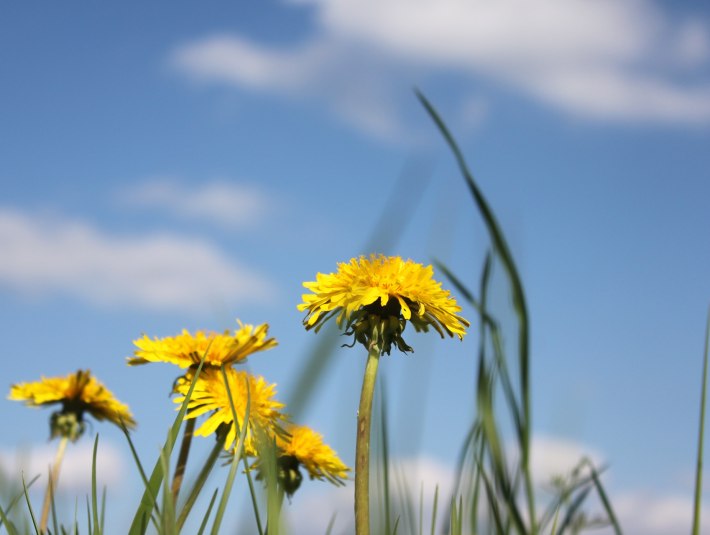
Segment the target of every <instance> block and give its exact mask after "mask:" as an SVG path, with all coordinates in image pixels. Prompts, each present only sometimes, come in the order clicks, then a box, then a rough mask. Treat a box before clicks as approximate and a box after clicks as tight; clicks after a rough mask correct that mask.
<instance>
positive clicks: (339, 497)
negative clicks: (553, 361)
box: [286, 436, 710, 535]
mask: <svg viewBox="0 0 710 535" xmlns="http://www.w3.org/2000/svg"><path fill="white" fill-rule="evenodd" d="M532 442H533V446H532V447H533V456H532V464H533V471H534V474H535V477H534V479H535V482H536V483H543V482H547V481H549V477H551V476H553V475H559V474H565V473H568V471H569V470H571V469H572V468H573V467H574V466H576V465H577V463H578V461H579V460H580V459H581V458H582V457H585V456H586V457H588V458H591V459H592V461H593V462H595V464H596V465H597V466H598V465H599V462H600V461H599V453H598V452H596V451H595V450H594V449H593V448H589V447H587V446H585V445H583V444H580V443H577V442H575V441H570V440H568V439H562V438H559V437H549V436H547V437H545V436H537V437H534V438H533V441H532ZM390 462H391V465H390V466H391V468H390V472H391V475H390V484H391V486H392V487H391V488H392V492H393V494H394V493H396V492H397V489H398V488H402V487H398V486H397V481H398V480H399V479H401V474H406V484H405V485H404V487H403V488H406V489H407V491H408V493H409V494H410V496H411V499H413V500H414V504H415V510H416V511H417V514H418V511H419V492H420V488H421V486H422V484H423V492H424V511H423V518H424V524H425V526H429V525H430V524H429V523H430V522H431V514H432V506H433V499H434V490H435V488H436V486H437V485H438V487H439V510H438V514H437V517H438V518H439V519H440V521H441V524H444V523H445V520H446V515H447V511H448V505H447V504H448V500H449V497H450V492H451V490H452V489H453V485H454V479H455V471H454V466H453V465H448V464H446V463H443V462H441V461H438V460H436V459H433V458H430V457H419V458H402V459H391V460H390ZM371 469H372V470H375V469H376V466H373V467H371ZM603 477H604V479H605V480H606V479H608V477H606V476H603ZM376 490H377V489H376V487H373V492H376ZM353 492H354V491H353V486H352V482H350V483H349V484H348V486H346V487H344V488H337V489H334V488H333V487H331V486H330V485H326V484H318V483H317V482H314V483H310V482H304V485H303V487H302V489H301V490H299V491H298V492H297V493H296V495H295V496H294V498H293V501H292V503H291V504H290V505H288V506H287V507H286V511H287V517H288V521H289V527H290V528H291V531H290V532H291V533H293V534H294V535H306V534H309V533H323V532H325V530H326V528H327V526H328V522H329V521H330V519H331V518H332V516H333V515H334V514H335V516H336V521H335V524H334V529H333V533H335V534H346V533H352V529H353V522H354V516H353ZM607 492H608V493H609V497H610V499H611V502H612V507H613V508H614V512H615V514H616V516H617V518H618V520H619V523H620V524H621V527H622V529H623V532H624V533H626V534H628V535H681V534H685V533H688V532H689V531H690V530H689V528H690V524H691V522H692V508H693V504H692V500H691V499H690V498H689V497H688V496H680V495H660V494H653V493H649V492H645V491H639V490H632V491H623V492H615V493H614V492H609V489H608V486H607ZM397 501H398V500H397V499H395V500H394V501H393V507H394V508H395V509H396V508H397V507H398V506H397ZM538 505H539V506H542V505H543V504H542V503H539V504H538ZM588 505H589V506H588V508H587V509H586V510H588V512H589V513H590V516H592V517H597V516H599V517H603V516H604V514H603V508H602V506H601V504H600V503H599V502H598V500H596V499H594V498H593V496H591V495H590V497H589V504H588ZM373 514H375V511H374V510H373ZM395 514H396V513H395ZM701 518H702V524H701V526H702V527H701V532H703V533H704V532H706V531H707V532H710V504H708V503H705V504H704V505H703V507H702V511H701ZM402 522H403V524H402V525H400V531H403V532H408V531H406V530H407V528H408V527H409V526H406V525H405V524H406V515H402ZM441 524H440V525H441ZM425 531H428V530H427V529H425ZM414 532H416V530H415V531H414ZM595 532H598V533H600V535H607V534H609V535H610V534H611V533H613V530H612V529H611V528H604V529H598V530H595Z"/></svg>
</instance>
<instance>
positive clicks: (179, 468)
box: [170, 418, 197, 504]
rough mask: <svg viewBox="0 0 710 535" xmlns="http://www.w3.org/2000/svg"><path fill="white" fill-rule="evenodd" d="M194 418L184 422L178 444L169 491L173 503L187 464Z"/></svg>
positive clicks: (193, 430)
mask: <svg viewBox="0 0 710 535" xmlns="http://www.w3.org/2000/svg"><path fill="white" fill-rule="evenodd" d="M196 421H197V420H196V418H190V419H189V420H187V421H186V422H185V429H184V430H183V433H182V443H181V444H180V453H179V454H178V458H177V464H176V465H175V474H174V475H173V484H172V486H171V487H170V491H171V492H172V493H173V503H174V504H177V499H178V494H180V487H182V480H183V479H184V477H185V467H186V466H187V457H188V455H189V454H190V445H191V444H192V435H193V433H194V432H195V423H196Z"/></svg>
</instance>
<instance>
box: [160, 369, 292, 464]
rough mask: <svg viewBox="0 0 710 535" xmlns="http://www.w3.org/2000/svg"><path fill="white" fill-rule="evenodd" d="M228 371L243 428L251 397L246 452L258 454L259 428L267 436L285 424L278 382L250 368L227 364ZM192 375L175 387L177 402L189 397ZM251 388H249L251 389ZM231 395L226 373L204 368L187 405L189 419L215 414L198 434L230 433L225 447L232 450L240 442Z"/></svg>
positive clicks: (196, 432)
mask: <svg viewBox="0 0 710 535" xmlns="http://www.w3.org/2000/svg"><path fill="white" fill-rule="evenodd" d="M223 369H224V373H225V374H226V377H227V382H228V384H229V394H231V397H232V402H233V403H234V410H235V412H236V414H237V424H238V426H239V429H240V430H241V429H242V426H243V425H245V423H244V421H243V419H244V414H245V413H246V408H247V400H249V414H248V419H247V422H246V425H247V431H246V435H245V442H244V451H245V452H246V453H247V455H255V454H256V445H255V436H254V435H255V431H256V430H259V432H261V431H263V432H264V433H266V434H267V435H277V436H278V435H281V434H283V429H282V427H281V425H282V423H283V422H284V421H285V418H286V417H285V415H284V414H282V413H281V412H280V411H281V409H282V408H283V407H284V404H283V403H280V402H278V401H276V400H275V399H274V395H275V394H276V385H275V384H269V383H267V382H266V381H265V380H264V378H263V377H261V376H254V375H251V374H249V373H247V372H246V371H237V370H235V369H234V368H231V367H225V368H223ZM191 382H192V375H191V374H190V373H188V374H187V375H186V376H185V377H183V378H181V379H179V380H178V381H177V383H176V386H175V390H176V392H177V393H178V394H180V395H179V396H178V397H176V398H175V400H174V401H175V403H182V402H183V401H184V400H185V396H186V395H187V392H188V390H189V389H190V383H191ZM247 388H248V391H247ZM229 394H228V393H227V387H226V385H225V382H224V378H223V376H222V370H220V369H215V368H207V369H205V370H203V371H202V373H201V374H200V376H199V377H198V378H197V381H196V382H195V388H194V390H193V392H192V396H191V397H190V401H189V402H188V405H187V414H186V415H185V418H187V419H192V418H197V417H198V416H200V415H202V414H205V413H209V412H211V413H212V414H210V415H209V417H208V418H207V419H206V420H205V421H204V422H203V424H202V425H201V426H200V427H198V428H197V429H196V430H195V435H198V436H205V437H206V436H209V435H211V434H213V433H223V432H226V439H225V443H224V448H225V449H226V450H229V449H230V448H231V447H232V445H233V444H234V442H235V441H236V439H237V437H238V434H237V426H235V425H234V417H233V415H232V407H231V405H230V403H229Z"/></svg>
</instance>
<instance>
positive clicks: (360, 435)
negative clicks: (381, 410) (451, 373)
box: [355, 342, 380, 535]
mask: <svg viewBox="0 0 710 535" xmlns="http://www.w3.org/2000/svg"><path fill="white" fill-rule="evenodd" d="M379 361H380V348H379V347H378V345H377V344H376V343H373V342H371V343H370V351H369V353H368V355H367V365H366V367H365V376H364V377H363V380H362V392H361V393H360V408H359V409H358V412H357V442H356V445H355V533H356V534H357V535H370V492H369V486H370V427H371V420H372V397H373V395H374V392H375V382H376V379H377V365H378V364H379Z"/></svg>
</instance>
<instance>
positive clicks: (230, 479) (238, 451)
mask: <svg viewBox="0 0 710 535" xmlns="http://www.w3.org/2000/svg"><path fill="white" fill-rule="evenodd" d="M222 379H223V380H224V386H225V389H226V390H227V398H229V406H230V408H231V410H232V418H233V421H234V425H235V426H236V428H237V431H238V432H239V441H238V442H237V444H236V447H235V448H234V453H233V456H232V464H231V466H230V467H229V474H228V475H227V481H226V482H225V484H224V490H223V491H222V498H220V502H219V506H218V507H217V513H216V514H215V519H214V523H213V524H212V535H217V533H218V532H219V526H220V524H221V523H222V517H223V516H224V511H225V510H226V509H227V501H228V499H229V495H230V494H231V492H232V485H233V483H234V477H235V476H236V474H237V467H238V466H239V460H240V458H241V456H242V451H243V449H244V440H245V439H246V435H247V428H248V427H249V415H250V412H249V411H250V410H251V394H250V391H249V378H248V377H245V378H244V382H245V384H246V389H247V403H246V408H245V409H244V418H243V419H242V426H241V429H239V420H238V419H237V411H236V409H235V408H234V398H232V392H231V390H230V388H229V380H228V379H227V373H226V372H225V371H224V365H222Z"/></svg>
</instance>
